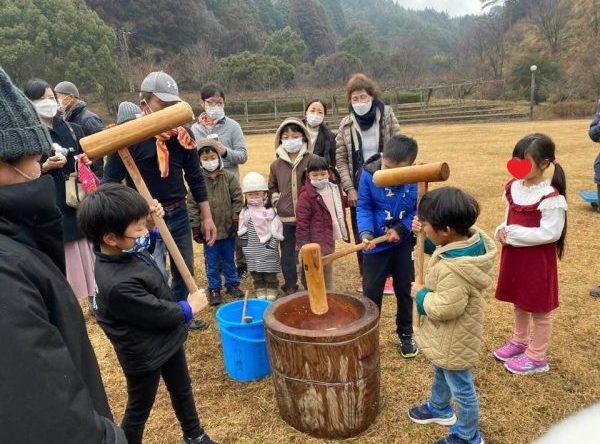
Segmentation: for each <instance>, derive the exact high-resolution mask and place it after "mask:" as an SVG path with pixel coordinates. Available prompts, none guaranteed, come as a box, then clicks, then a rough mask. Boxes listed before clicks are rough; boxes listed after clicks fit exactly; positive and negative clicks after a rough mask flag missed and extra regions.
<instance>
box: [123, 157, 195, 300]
mask: <svg viewBox="0 0 600 444" xmlns="http://www.w3.org/2000/svg"><path fill="white" fill-rule="evenodd" d="M118 152H119V156H121V160H122V161H123V164H124V165H125V168H127V172H128V173H129V175H130V176H131V179H132V180H133V183H134V184H135V187H136V188H137V190H138V192H139V193H140V194H141V195H142V197H143V198H144V199H145V200H146V202H148V205H153V202H154V200H153V198H152V195H151V194H150V190H148V187H147V186H146V183H145V182H144V179H143V178H142V175H141V174H140V170H139V169H138V167H137V165H136V164H135V161H134V160H133V157H131V154H130V153H129V149H128V148H120V149H119V151H118ZM152 220H153V221H154V223H155V225H156V226H157V227H158V231H160V236H161V237H162V239H163V241H164V242H165V245H166V246H167V250H169V254H170V255H171V257H172V258H173V261H174V262H175V266H176V267H177V270H179V274H181V276H182V277H183V280H184V282H185V286H186V287H187V289H188V291H189V292H190V293H195V292H197V291H198V286H197V285H196V282H195V281H194V276H192V273H190V270H189V269H188V267H187V264H186V263H185V260H184V259H183V256H182V255H181V252H180V251H179V248H177V244H176V243H175V240H174V239H173V236H172V235H171V232H170V231H169V228H168V227H167V224H166V223H165V221H164V219H163V218H162V217H157V216H156V215H155V214H154V213H152ZM204 297H206V296H204Z"/></svg>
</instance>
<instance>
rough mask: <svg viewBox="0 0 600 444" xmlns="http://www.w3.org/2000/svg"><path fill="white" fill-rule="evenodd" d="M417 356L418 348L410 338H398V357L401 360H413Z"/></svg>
mask: <svg viewBox="0 0 600 444" xmlns="http://www.w3.org/2000/svg"><path fill="white" fill-rule="evenodd" d="M418 354H419V348H418V347H417V344H416V343H415V341H413V338H412V336H402V337H401V338H400V355H401V356H402V357H403V358H414V357H415V356H417V355H418Z"/></svg>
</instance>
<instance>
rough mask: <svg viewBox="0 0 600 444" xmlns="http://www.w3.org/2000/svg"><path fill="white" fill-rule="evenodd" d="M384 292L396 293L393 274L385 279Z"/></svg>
mask: <svg viewBox="0 0 600 444" xmlns="http://www.w3.org/2000/svg"><path fill="white" fill-rule="evenodd" d="M383 294H395V293H394V281H393V279H392V277H391V276H388V278H387V279H386V280H385V287H383Z"/></svg>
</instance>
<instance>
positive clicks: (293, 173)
mask: <svg viewBox="0 0 600 444" xmlns="http://www.w3.org/2000/svg"><path fill="white" fill-rule="evenodd" d="M290 123H293V124H295V125H298V126H299V127H300V128H301V129H302V131H303V132H304V135H305V137H306V140H307V141H308V144H306V145H305V146H303V147H302V149H301V150H300V151H299V152H298V155H297V156H296V158H295V159H294V161H292V160H291V159H290V156H289V154H288V152H287V151H285V150H284V149H283V148H282V147H281V146H280V139H281V130H282V128H283V127H285V126H286V125H288V124H290ZM310 146H311V143H310V134H309V133H308V130H307V129H306V126H304V123H302V121H301V120H298V119H293V118H291V119H286V120H284V121H283V122H282V123H281V125H279V129H278V130H277V133H276V134H275V152H276V154H277V159H275V160H274V161H273V162H272V163H271V169H270V172H269V194H270V195H271V202H272V203H273V206H274V207H275V209H276V211H277V215H278V216H279V218H280V219H281V222H283V223H289V224H293V223H295V222H296V203H297V202H298V195H299V194H300V191H301V190H302V176H303V175H304V172H305V171H306V167H307V166H308V163H309V162H310V160H311V159H313V158H316V157H318V156H316V155H315V154H311V153H310V152H309V151H308V147H310Z"/></svg>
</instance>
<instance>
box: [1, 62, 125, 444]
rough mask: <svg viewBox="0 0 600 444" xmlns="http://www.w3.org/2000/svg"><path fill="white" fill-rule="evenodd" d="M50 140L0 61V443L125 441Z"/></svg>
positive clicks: (96, 443)
mask: <svg viewBox="0 0 600 444" xmlns="http://www.w3.org/2000/svg"><path fill="white" fill-rule="evenodd" d="M50 149H51V139H50V135H49V134H48V131H47V129H46V127H45V125H43V124H42V123H41V122H40V120H39V117H38V115H37V113H36V111H35V109H34V107H33V105H32V104H31V102H30V101H29V100H27V98H26V97H25V96H24V95H23V93H21V92H20V91H19V90H18V89H17V88H16V87H14V85H13V84H12V83H11V81H10V79H9V78H8V76H7V75H6V73H5V72H4V71H3V70H2V69H1V68H0V288H2V291H1V292H0V306H1V307H2V316H1V317H0V354H1V356H2V365H0V380H1V381H2V384H0V399H2V402H1V403H0V418H2V427H0V442H2V443H12V444H29V443H35V442H39V443H41V442H43V443H46V444H81V443H86V444H109V443H110V444H126V442H127V441H126V439H125V436H124V434H123V431H122V430H120V429H119V428H118V427H117V426H115V425H114V424H113V422H112V414H111V411H110V408H109V405H108V401H107V398H106V393H105V391H104V386H103V385H102V379H101V377H100V370H99V368H98V363H97V361H96V356H95V355H94V351H93V349H92V346H91V344H90V341H89V338H88V335H87V331H86V329H85V322H84V319H83V315H82V313H81V308H80V306H79V304H78V303H77V299H76V298H75V295H74V294H73V291H72V290H71V288H70V286H69V284H68V282H67V280H66V278H65V276H64V273H65V260H64V248H63V241H62V227H61V215H60V212H59V211H58V209H57V207H56V203H55V190H54V184H53V181H52V178H51V177H50V176H48V175H45V176H42V177H40V175H41V171H40V163H39V161H40V158H41V156H42V155H45V154H48V153H49V151H50Z"/></svg>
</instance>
